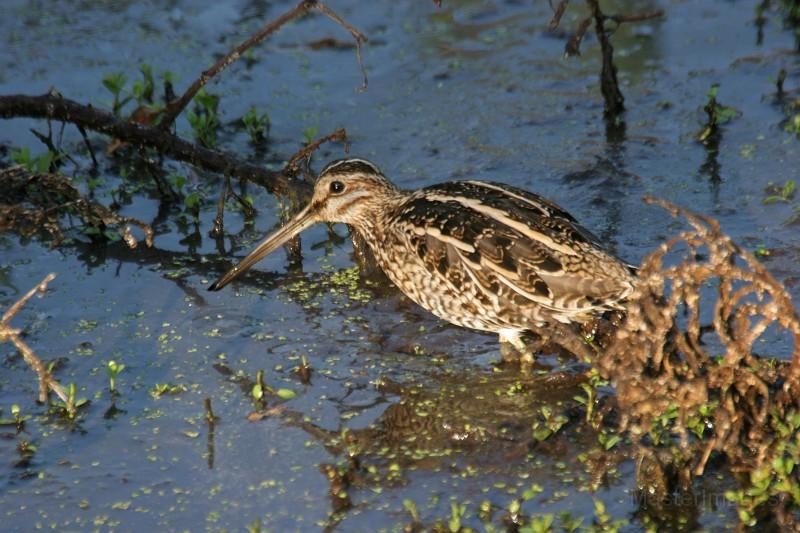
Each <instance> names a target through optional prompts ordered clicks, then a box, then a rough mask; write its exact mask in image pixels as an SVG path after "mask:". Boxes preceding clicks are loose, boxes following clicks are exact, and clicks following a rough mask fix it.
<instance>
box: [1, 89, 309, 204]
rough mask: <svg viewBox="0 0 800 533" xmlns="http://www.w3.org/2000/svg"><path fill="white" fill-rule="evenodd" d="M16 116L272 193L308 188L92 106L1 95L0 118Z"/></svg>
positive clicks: (47, 96)
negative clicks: (117, 142)
mask: <svg viewBox="0 0 800 533" xmlns="http://www.w3.org/2000/svg"><path fill="white" fill-rule="evenodd" d="M17 117H30V118H43V119H49V120H59V121H64V122H70V123H72V124H75V125H77V126H81V127H84V128H87V129H90V130H93V131H97V132H100V133H105V134H107V135H110V136H111V137H114V138H117V139H121V140H124V141H127V142H130V143H131V144H134V145H137V146H144V147H150V148H154V149H156V150H159V151H160V152H161V153H163V154H165V155H167V156H169V157H172V158H173V159H176V160H178V161H185V162H187V163H191V164H192V165H195V166H197V167H200V168H203V169H205V170H209V171H211V172H218V173H220V174H229V175H230V176H232V177H234V178H237V179H245V180H248V181H252V182H253V183H256V184H258V185H261V186H263V187H264V188H266V189H267V190H268V191H269V192H271V193H273V194H282V193H285V192H288V191H291V190H296V189H297V188H300V189H304V188H307V187H306V185H304V184H303V183H301V182H296V181H294V180H292V179H291V178H290V177H289V176H287V175H286V174H285V173H283V172H278V171H273V170H267V169H264V168H262V167H259V166H257V165H252V164H250V163H246V162H244V161H241V160H239V159H238V158H236V157H234V156H232V155H229V154H225V153H223V152H220V151H217V150H211V149H209V148H204V147H202V146H200V145H197V144H194V143H191V142H189V141H186V140H184V139H182V138H181V137H178V136H176V135H173V134H171V133H169V132H166V131H163V130H161V129H160V128H158V127H153V126H143V125H141V124H136V123H133V122H128V121H125V120H122V119H119V118H117V117H115V116H114V115H113V114H111V113H109V112H107V111H103V110H102V109H98V108H96V107H93V106H92V105H83V104H79V103H78V102H75V101H74V100H69V99H67V98H63V97H61V96H58V95H55V94H44V95H42V96H28V95H21V94H17V95H6V96H0V118H17Z"/></svg>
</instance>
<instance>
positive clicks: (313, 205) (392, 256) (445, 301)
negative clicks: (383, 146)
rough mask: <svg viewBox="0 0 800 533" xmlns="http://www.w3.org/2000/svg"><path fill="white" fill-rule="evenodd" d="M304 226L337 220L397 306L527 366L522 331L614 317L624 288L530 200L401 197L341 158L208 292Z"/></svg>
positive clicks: (503, 188)
mask: <svg viewBox="0 0 800 533" xmlns="http://www.w3.org/2000/svg"><path fill="white" fill-rule="evenodd" d="M316 222H342V223H345V224H349V225H350V226H351V228H353V229H354V230H355V231H357V232H358V233H360V234H361V236H362V237H363V238H364V240H365V241H366V242H367V243H368V245H369V247H370V248H371V249H372V252H373V253H374V255H375V257H376V259H377V261H378V264H379V265H380V266H381V268H382V269H383V271H384V272H385V273H386V275H387V276H388V277H389V279H391V280H392V281H393V282H394V283H395V284H396V285H397V286H398V287H399V288H400V290H401V291H403V292H404V293H405V294H406V295H407V296H408V297H409V298H411V299H412V300H414V301H415V302H416V303H418V304H419V305H421V306H422V307H424V308H425V309H427V310H429V311H431V312H432V313H433V314H435V315H436V316H438V317H440V318H443V319H445V320H448V321H449V322H452V323H453V324H457V325H459V326H463V327H467V328H472V329H477V330H481V331H492V332H495V333H498V334H499V336H500V341H501V343H503V342H508V343H511V345H513V346H514V347H515V348H517V349H518V350H519V351H520V352H521V354H523V361H527V362H530V361H532V354H531V353H530V351H529V350H528V349H527V348H526V346H525V343H524V342H523V341H522V338H521V336H522V335H523V334H524V333H525V332H527V331H535V332H537V333H541V332H542V331H543V329H545V330H546V328H547V327H549V326H552V325H555V324H571V323H575V322H584V321H586V320H588V319H589V318H591V317H592V316H593V315H596V314H599V313H602V312H603V311H606V310H610V309H620V308H621V304H622V302H623V300H624V299H625V298H626V297H627V296H628V295H629V294H630V293H631V292H632V291H633V289H634V285H635V283H636V278H635V277H634V276H633V275H632V274H631V271H630V269H629V267H628V266H627V265H626V264H625V263H623V262H622V261H620V260H619V259H617V258H616V257H614V256H613V255H611V254H610V253H609V252H607V251H606V250H605V249H604V248H603V246H602V244H601V243H600V242H599V241H598V239H597V238H596V237H595V236H594V235H592V234H591V233H589V232H588V231H587V230H585V229H584V228H582V227H581V226H580V225H578V223H577V222H576V221H575V219H574V218H573V217H572V216H571V215H570V214H569V213H567V212H566V211H564V210H563V209H561V208H560V207H559V206H557V205H556V204H554V203H552V202H550V201H548V200H545V199H544V198H541V197H540V196H537V195H535V194H532V193H530V192H527V191H524V190H521V189H517V188H515V187H511V186H508V185H503V184H500V183H486V182H481V181H459V182H450V183H442V184H440V185H434V186H432V187H427V188H425V189H421V190H417V191H403V190H400V189H398V188H397V187H395V186H394V185H392V183H391V182H390V181H389V180H388V179H386V177H385V176H384V175H383V173H381V171H380V170H379V169H378V167H376V166H375V165H374V164H372V163H370V162H369V161H365V160H363V159H354V158H350V159H341V160H338V161H334V162H332V163H330V164H329V165H327V166H326V167H325V168H324V169H323V170H322V172H321V173H320V175H319V178H318V180H317V182H316V185H315V187H314V194H313V197H312V199H311V202H310V203H309V204H308V206H306V208H305V209H303V210H302V211H301V212H300V213H298V215H297V216H296V217H294V219H292V220H291V221H290V222H289V223H288V224H286V225H285V226H283V227H282V228H281V229H279V230H278V231H276V232H275V233H274V234H272V235H270V236H269V237H267V238H266V239H265V240H264V241H263V242H262V243H261V244H259V245H258V247H257V248H256V249H255V250H253V252H251V253H250V255H248V256H247V257H245V258H244V259H243V260H242V261H241V262H240V263H239V264H238V265H237V266H235V267H234V268H233V269H231V270H230V271H229V272H228V273H227V274H225V275H224V276H222V277H220V278H219V279H218V280H217V281H216V282H215V283H214V284H213V285H211V287H210V290H219V289H221V288H222V287H224V286H225V285H227V284H228V283H230V282H231V280H233V279H234V278H235V277H236V276H238V275H239V274H241V273H242V272H244V271H245V270H247V269H248V268H250V267H251V266H253V265H254V264H255V263H256V262H258V261H259V260H260V259H262V258H263V257H264V256H266V255H267V254H269V253H271V252H272V251H273V250H275V249H276V248H278V247H279V246H281V245H282V244H283V243H285V242H286V241H287V240H289V239H290V238H291V237H293V236H295V235H297V234H298V233H300V232H301V231H303V230H304V229H306V228H307V227H309V226H311V225H312V224H314V223H316ZM556 342H558V341H556ZM565 346H566V344H565Z"/></svg>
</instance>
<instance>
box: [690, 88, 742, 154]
mask: <svg viewBox="0 0 800 533" xmlns="http://www.w3.org/2000/svg"><path fill="white" fill-rule="evenodd" d="M718 92H719V84H718V83H715V84H713V85H712V86H711V88H710V89H709V90H708V93H707V94H706V98H707V101H706V105H705V106H704V107H703V111H705V113H706V117H707V118H706V123H705V125H704V126H703V129H702V130H701V131H700V133H698V134H697V140H698V141H700V142H701V143H703V144H709V143H712V142H713V141H715V140H717V139H718V137H719V134H720V129H719V127H720V126H722V125H723V124H727V123H728V122H730V121H731V120H733V119H734V118H736V117H738V116H740V115H741V112H740V111H738V110H736V109H734V108H733V107H730V106H727V105H723V104H720V103H719V102H718V101H717V93H718Z"/></svg>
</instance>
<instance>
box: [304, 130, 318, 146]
mask: <svg viewBox="0 0 800 533" xmlns="http://www.w3.org/2000/svg"><path fill="white" fill-rule="evenodd" d="M318 130H319V128H317V127H316V126H311V127H308V128H306V129H304V130H303V141H304V142H305V143H306V144H311V143H312V142H314V137H316V136H317V131H318Z"/></svg>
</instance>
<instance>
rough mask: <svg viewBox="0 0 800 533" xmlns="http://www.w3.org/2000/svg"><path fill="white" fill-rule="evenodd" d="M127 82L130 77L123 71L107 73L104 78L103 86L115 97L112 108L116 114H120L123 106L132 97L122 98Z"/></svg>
mask: <svg viewBox="0 0 800 533" xmlns="http://www.w3.org/2000/svg"><path fill="white" fill-rule="evenodd" d="M127 83H128V77H127V76H126V75H125V74H123V73H121V72H116V73H112V74H107V75H106V76H105V77H104V78H103V86H104V87H105V88H106V89H108V91H109V92H110V93H111V95H112V96H113V97H114V103H113V106H112V110H113V112H114V115H115V116H120V112H121V111H122V108H123V106H125V104H127V103H128V102H129V101H130V99H131V97H130V96H126V97H125V98H122V92H123V91H124V90H125V85H126V84H127Z"/></svg>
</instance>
